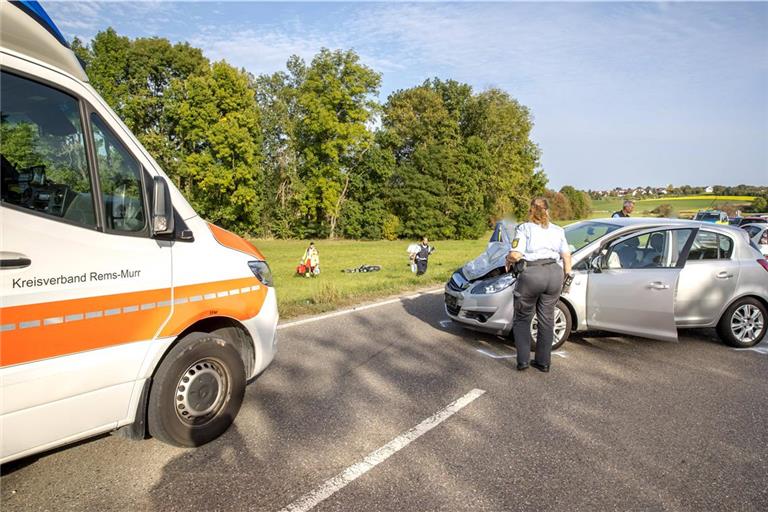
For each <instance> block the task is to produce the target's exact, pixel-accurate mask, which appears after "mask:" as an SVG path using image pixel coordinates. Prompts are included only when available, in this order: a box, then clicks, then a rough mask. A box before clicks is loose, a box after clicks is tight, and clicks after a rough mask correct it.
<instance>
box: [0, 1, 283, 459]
mask: <svg viewBox="0 0 768 512" xmlns="http://www.w3.org/2000/svg"><path fill="white" fill-rule="evenodd" d="M0 26H2V36H1V38H0V73H2V76H1V77H0V87H1V88H2V91H1V92H0V110H2V112H0V129H1V130H2V132H1V133H0V153H2V154H1V157H2V184H1V189H0V192H1V194H0V195H1V196H2V197H1V198H0V224H1V228H2V231H1V232H0V236H1V239H0V251H2V254H0V287H1V288H0V292H1V296H0V300H1V303H0V387H1V388H2V391H1V393H2V394H1V395H0V463H4V462H8V461H11V460H14V459H18V458H20V457H24V456H27V455H30V454H33V453H36V452H41V451H44V450H48V449H51V448H54V447H57V446H60V445H64V444H66V443H71V442H73V441H77V440H80V439H83V438H86V437H89V436H93V435H97V434H100V433H104V432H109V431H118V433H122V434H124V435H125V436H127V437H129V438H135V439H141V438H144V437H146V436H147V435H151V436H154V437H156V438H158V439H160V440H162V441H165V442H167V443H170V444H173V445H177V446H198V445H201V444H204V443H206V442H208V441H211V440H213V439H215V438H216V437H218V436H219V435H220V434H222V433H223V432H224V431H225V430H226V429H227V428H228V427H229V425H230V424H231V423H232V421H233V420H234V418H235V416H236V415H237V413H238V410H239V409H240V405H241V403H242V400H243V396H244V392H245V385H246V383H247V382H249V381H250V380H252V379H253V378H254V377H256V376H257V375H258V374H259V373H260V372H261V371H262V370H264V368H265V367H266V366H267V365H268V364H269V363H270V362H271V361H272V358H273V357H274V355H275V349H276V346H275V333H276V327H277V320H278V313H277V303H276V298H275V290H274V288H273V287H272V276H271V272H270V269H269V266H268V265H267V263H266V261H265V260H264V256H263V255H262V254H261V253H260V252H259V251H258V249H256V247H254V246H253V245H252V244H250V243H249V242H247V241H245V240H243V239H242V238H240V237H238V236H236V235H234V234H232V233H230V232H228V231H225V230H224V229H221V228H219V227H216V226H214V225H212V224H209V223H207V222H205V221H204V220H203V219H201V218H200V217H199V216H198V215H197V214H196V213H195V211H194V210H193V209H192V208H191V207H190V205H189V204H188V203H187V201H186V200H185V199H184V197H183V196H182V195H181V194H180V193H179V191H178V190H177V189H176V188H175V187H174V186H173V184H172V183H171V181H170V180H169V179H168V177H167V176H166V175H165V174H164V173H163V171H162V170H161V169H160V167H159V166H158V165H157V163H156V162H155V161H154V160H153V159H152V157H151V156H150V155H149V154H148V153H147V151H146V150H145V149H144V148H143V147H142V145H141V144H140V143H139V142H138V140H137V139H136V137H134V135H133V134H131V132H130V131H129V130H128V128H127V127H126V126H125V125H124V124H123V123H122V122H121V121H120V119H119V118H118V117H117V115H116V114H115V113H114V112H113V111H112V110H111V109H110V108H109V107H108V106H107V104H106V103H105V101H104V100H103V99H102V98H101V97H100V96H99V95H98V94H97V93H96V92H95V90H94V89H93V88H92V87H91V86H90V85H89V84H88V78H87V76H86V74H85V72H84V70H83V68H82V66H81V65H80V63H79V61H78V60H77V58H76V57H75V55H74V53H73V52H72V51H71V50H70V49H69V47H68V46H67V42H66V40H65V39H64V37H63V36H62V35H61V33H60V32H59V30H58V29H57V28H56V26H55V25H54V24H53V22H52V21H51V20H50V18H49V17H48V15H47V13H46V12H45V11H44V10H43V9H42V7H40V5H39V4H38V3H37V2H31V1H22V2H9V1H7V0H0Z"/></svg>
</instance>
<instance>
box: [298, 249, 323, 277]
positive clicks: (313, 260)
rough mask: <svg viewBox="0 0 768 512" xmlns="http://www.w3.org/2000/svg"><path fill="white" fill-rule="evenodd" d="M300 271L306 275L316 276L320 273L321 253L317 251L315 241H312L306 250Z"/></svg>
mask: <svg viewBox="0 0 768 512" xmlns="http://www.w3.org/2000/svg"><path fill="white" fill-rule="evenodd" d="M298 273H299V274H304V276H305V277H312V276H316V275H318V274H319V273H320V253H318V252H317V248H316V247H315V242H310V243H309V247H307V250H306V251H304V257H303V258H301V263H300V264H299V268H298Z"/></svg>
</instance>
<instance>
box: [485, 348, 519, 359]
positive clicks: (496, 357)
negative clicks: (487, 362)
mask: <svg viewBox="0 0 768 512" xmlns="http://www.w3.org/2000/svg"><path fill="white" fill-rule="evenodd" d="M477 351H478V352H480V353H481V354H483V355H484V356H488V357H492V358H493V359H510V358H512V357H515V354H509V355H505V356H500V355H499V354H494V353H493V352H490V351H488V350H485V349H484V348H478V349H477Z"/></svg>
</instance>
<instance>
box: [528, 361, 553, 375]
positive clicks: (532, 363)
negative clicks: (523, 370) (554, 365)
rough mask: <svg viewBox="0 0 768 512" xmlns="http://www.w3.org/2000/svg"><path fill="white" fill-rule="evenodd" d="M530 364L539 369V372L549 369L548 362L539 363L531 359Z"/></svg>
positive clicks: (545, 371)
mask: <svg viewBox="0 0 768 512" xmlns="http://www.w3.org/2000/svg"><path fill="white" fill-rule="evenodd" d="M531 366H533V367H534V368H536V369H537V370H539V371H540V372H544V373H547V372H548V371H549V365H548V364H541V363H537V362H536V361H535V360H534V361H531Z"/></svg>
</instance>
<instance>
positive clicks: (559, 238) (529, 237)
mask: <svg viewBox="0 0 768 512" xmlns="http://www.w3.org/2000/svg"><path fill="white" fill-rule="evenodd" d="M512 250H513V251H517V252H520V253H522V254H523V259H525V260H527V261H536V260H545V259H552V260H555V261H559V260H560V254H561V253H564V252H570V247H569V246H568V240H566V239H565V231H564V230H563V228H561V227H560V226H556V225H554V224H552V223H550V224H549V226H548V227H547V228H546V229H544V228H543V227H541V226H539V225H538V224H535V223H533V222H525V223H523V224H519V225H518V226H517V228H516V229H515V238H514V240H512Z"/></svg>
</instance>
